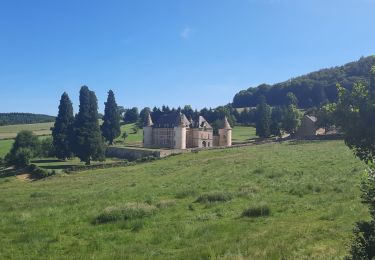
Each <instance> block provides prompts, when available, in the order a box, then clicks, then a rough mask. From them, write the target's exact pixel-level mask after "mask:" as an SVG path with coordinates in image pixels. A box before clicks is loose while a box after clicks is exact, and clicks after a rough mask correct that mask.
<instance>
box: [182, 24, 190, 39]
mask: <svg viewBox="0 0 375 260" xmlns="http://www.w3.org/2000/svg"><path fill="white" fill-rule="evenodd" d="M191 32H192V30H191V28H190V27H189V26H185V28H184V29H183V30H182V31H181V33H180V37H181V38H182V39H184V40H187V39H189V38H190V35H191Z"/></svg>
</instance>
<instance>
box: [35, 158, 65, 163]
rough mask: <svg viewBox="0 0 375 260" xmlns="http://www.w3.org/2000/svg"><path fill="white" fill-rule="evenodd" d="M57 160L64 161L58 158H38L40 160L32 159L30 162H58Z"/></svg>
mask: <svg viewBox="0 0 375 260" xmlns="http://www.w3.org/2000/svg"><path fill="white" fill-rule="evenodd" d="M58 162H65V161H63V160H59V159H40V160H32V161H31V163H58Z"/></svg>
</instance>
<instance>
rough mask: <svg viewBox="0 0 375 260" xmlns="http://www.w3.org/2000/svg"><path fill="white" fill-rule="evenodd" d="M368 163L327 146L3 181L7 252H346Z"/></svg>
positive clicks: (1, 235)
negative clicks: (28, 179)
mask: <svg viewBox="0 0 375 260" xmlns="http://www.w3.org/2000/svg"><path fill="white" fill-rule="evenodd" d="M364 168H365V167H364V165H363V164H362V163H361V162H359V161H358V160H357V159H355V158H354V157H353V155H352V154H351V152H350V150H349V149H348V148H347V147H346V146H345V145H344V144H343V142H341V141H321V142H298V143H293V142H289V143H279V144H275V143H273V144H264V145H254V146H249V147H241V148H232V149H223V150H211V151H202V152H199V153H189V154H183V155H178V156H172V157H169V158H165V159H162V160H158V161H154V162H150V163H144V164H138V165H135V166H129V167H123V168H111V169H103V170H95V171H85V172H80V173H75V174H71V175H66V174H60V175H55V176H52V177H49V178H46V179H43V180H39V181H27V180H25V179H22V178H19V177H17V176H16V177H15V176H12V177H0V198H1V199H0V223H1V224H0V258H1V259H11V258H13V259H14V258H17V259H26V258H33V259H47V258H51V257H55V258H68V259H71V258H75V259H76V258H79V259H87V258H95V259H107V258H115V259H116V258H117V259H149V258H154V259H171V258H173V259H208V258H214V259H242V258H246V259H340V258H342V257H343V256H344V255H345V254H346V252H347V245H348V244H349V241H350V236H351V234H352V232H351V231H352V228H353V224H354V222H355V221H357V220H359V219H366V218H367V217H368V212H367V210H366V208H365V207H364V206H363V205H361V203H360V198H359V195H360V190H359V182H360V176H361V173H362V171H363V169H364Z"/></svg>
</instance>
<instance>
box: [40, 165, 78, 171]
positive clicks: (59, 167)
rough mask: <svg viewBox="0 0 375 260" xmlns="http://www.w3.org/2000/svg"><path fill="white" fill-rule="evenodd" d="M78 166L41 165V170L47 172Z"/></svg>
mask: <svg viewBox="0 0 375 260" xmlns="http://www.w3.org/2000/svg"><path fill="white" fill-rule="evenodd" d="M75 166H77V165H76V164H63V165H39V167H40V168H42V169H46V170H65V169H69V168H72V167H75Z"/></svg>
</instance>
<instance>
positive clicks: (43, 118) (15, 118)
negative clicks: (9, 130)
mask: <svg viewBox="0 0 375 260" xmlns="http://www.w3.org/2000/svg"><path fill="white" fill-rule="evenodd" d="M54 121H55V117H53V116H48V115H41V114H32V113H0V126H2V125H21V124H37V123H47V122H54Z"/></svg>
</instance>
